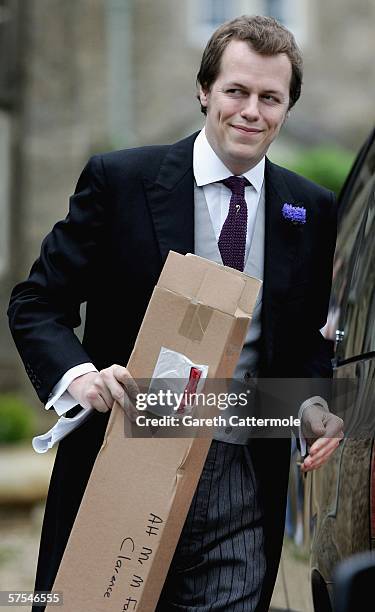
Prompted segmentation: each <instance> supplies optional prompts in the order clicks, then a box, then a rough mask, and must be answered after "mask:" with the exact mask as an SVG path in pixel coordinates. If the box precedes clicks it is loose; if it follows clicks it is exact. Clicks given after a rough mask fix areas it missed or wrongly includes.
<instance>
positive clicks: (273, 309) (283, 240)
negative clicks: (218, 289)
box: [262, 159, 301, 363]
mask: <svg viewBox="0 0 375 612" xmlns="http://www.w3.org/2000/svg"><path fill="white" fill-rule="evenodd" d="M265 189H266V194H265V197H266V215H265V245H264V281H263V309H262V330H263V332H262V337H263V343H264V347H263V348H264V349H265V351H266V354H265V357H266V359H267V362H268V363H269V361H270V359H271V357H272V352H273V339H274V330H275V327H276V324H277V321H278V318H279V315H280V312H281V306H282V304H283V302H284V300H285V296H286V294H287V291H288V288H289V287H290V284H291V282H292V270H293V261H294V258H295V255H296V252H297V246H298V243H299V240H300V236H301V234H300V232H301V228H300V227H296V226H293V225H291V224H288V222H287V221H285V219H283V216H282V207H283V205H284V204H285V202H287V203H288V204H295V205H297V204H298V203H296V202H295V199H294V197H293V195H292V193H291V191H290V188H289V184H288V183H287V180H286V178H285V173H284V171H283V169H282V168H280V167H279V166H276V165H275V164H273V163H271V162H270V161H269V160H268V159H267V160H266V167H265Z"/></svg>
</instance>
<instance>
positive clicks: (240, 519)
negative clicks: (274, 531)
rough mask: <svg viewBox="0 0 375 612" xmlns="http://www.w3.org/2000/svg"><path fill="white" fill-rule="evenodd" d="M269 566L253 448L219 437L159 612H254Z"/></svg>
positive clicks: (207, 466)
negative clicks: (227, 441)
mask: <svg viewBox="0 0 375 612" xmlns="http://www.w3.org/2000/svg"><path fill="white" fill-rule="evenodd" d="M265 570H266V559H265V554H264V547H263V515H262V509H261V504H260V501H259V496H258V495H257V482H256V478H255V473H254V468H253V464H252V460H251V456H250V450H249V447H248V446H245V445H237V444H228V443H226V442H220V441H216V440H213V442H212V444H211V447H210V450H209V452H208V456H207V459H206V462H205V465H204V468H203V472H202V475H201V477H200V480H199V483H198V486H197V489H196V492H195V494H194V497H193V500H192V503H191V506H190V509H189V512H188V515H187V518H186V521H185V524H184V527H183V530H182V533H181V537H180V540H179V542H178V545H177V548H176V551H175V554H174V557H173V560H172V563H171V566H170V569H169V573H168V576H167V579H166V582H165V584H164V588H163V591H162V594H161V596H160V599H159V602H158V605H157V608H156V612H177V611H179V612H193V611H197V612H211V611H212V612H219V611H222V612H224V611H226V612H252V611H253V610H255V608H256V605H257V603H258V601H259V597H260V591H261V587H262V582H263V579H264V575H265Z"/></svg>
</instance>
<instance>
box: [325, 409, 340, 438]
mask: <svg viewBox="0 0 375 612" xmlns="http://www.w3.org/2000/svg"><path fill="white" fill-rule="evenodd" d="M343 426H344V421H343V420H342V419H340V417H338V416H336V415H335V414H329V415H328V416H327V419H326V423H325V430H326V431H325V434H324V437H325V438H336V437H340V435H341V434H342V433H343Z"/></svg>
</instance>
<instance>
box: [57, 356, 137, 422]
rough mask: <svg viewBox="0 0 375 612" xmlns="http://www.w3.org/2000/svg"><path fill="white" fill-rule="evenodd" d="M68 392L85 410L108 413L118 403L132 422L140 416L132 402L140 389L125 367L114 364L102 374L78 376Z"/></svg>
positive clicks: (90, 373) (89, 373)
mask: <svg viewBox="0 0 375 612" xmlns="http://www.w3.org/2000/svg"><path fill="white" fill-rule="evenodd" d="M68 391H69V393H70V395H71V396H72V397H73V398H74V399H75V400H76V401H77V402H78V404H80V405H81V406H83V408H95V410H98V411H99V412H107V411H108V410H110V409H111V408H112V406H113V403H114V401H116V402H118V403H119V404H120V406H122V407H123V408H124V410H125V412H126V414H127V415H128V417H129V418H130V420H131V421H135V419H136V417H137V415H138V411H137V409H136V408H135V406H134V405H133V404H132V403H131V400H132V399H133V400H135V398H136V396H137V393H139V389H138V386H137V384H136V382H135V380H134V378H132V376H131V375H130V373H129V371H128V370H127V369H126V368H124V367H123V366H120V365H116V364H114V365H111V366H110V367H109V368H105V369H104V370H101V371H100V372H88V373H87V374H83V375H82V376H78V378H76V379H75V380H73V382H71V383H70V385H69V387H68Z"/></svg>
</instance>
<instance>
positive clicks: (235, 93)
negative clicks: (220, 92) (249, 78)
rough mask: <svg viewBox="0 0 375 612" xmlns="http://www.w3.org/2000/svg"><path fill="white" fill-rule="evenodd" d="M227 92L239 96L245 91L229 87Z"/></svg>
mask: <svg viewBox="0 0 375 612" xmlns="http://www.w3.org/2000/svg"><path fill="white" fill-rule="evenodd" d="M226 93H228V94H231V95H235V96H238V95H241V94H242V93H243V91H242V89H235V88H232V89H227V91H226Z"/></svg>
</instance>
